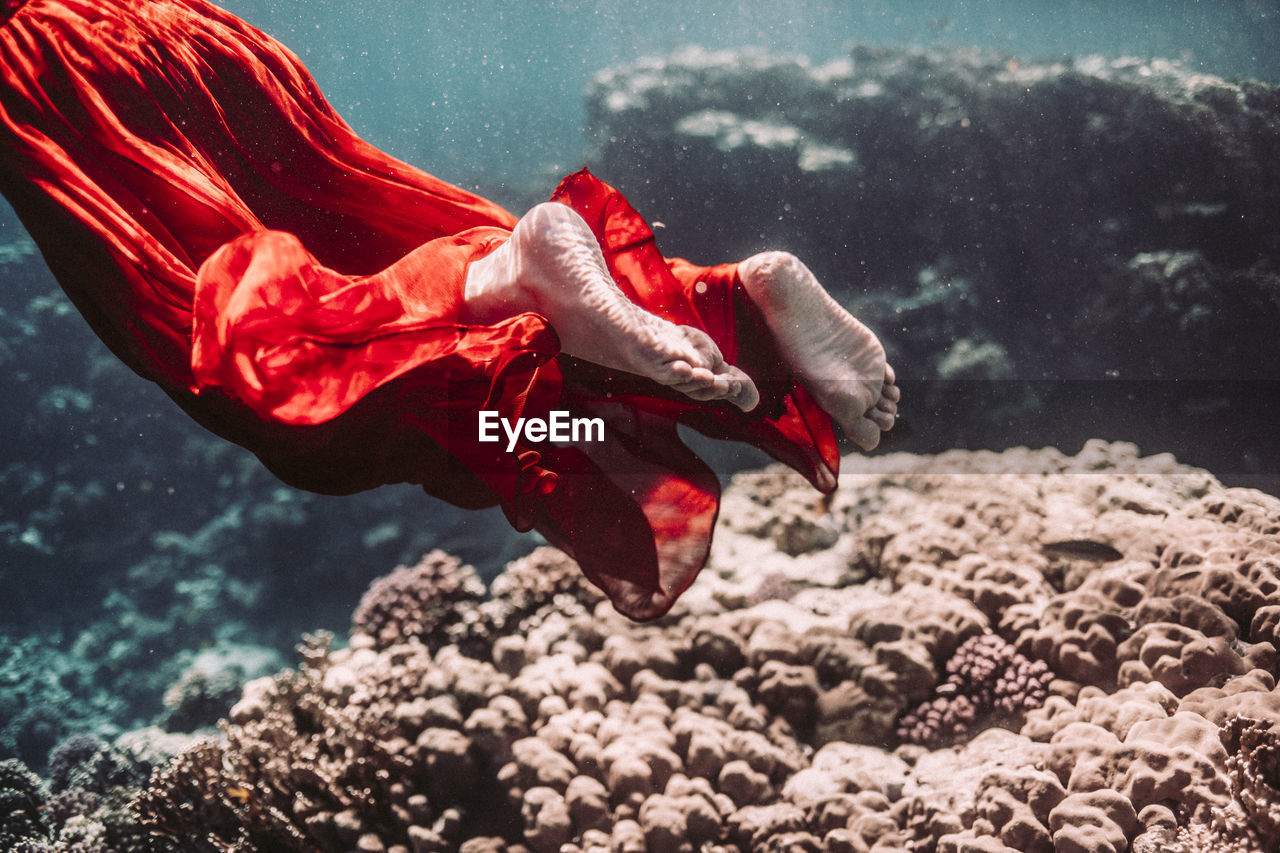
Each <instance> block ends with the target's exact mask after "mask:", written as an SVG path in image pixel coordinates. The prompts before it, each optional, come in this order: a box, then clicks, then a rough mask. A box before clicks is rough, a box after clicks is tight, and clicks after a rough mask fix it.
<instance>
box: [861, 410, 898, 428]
mask: <svg viewBox="0 0 1280 853" xmlns="http://www.w3.org/2000/svg"><path fill="white" fill-rule="evenodd" d="M867 417H868V418H870V419H871V422H872V423H874V424H875V425H876V426H878V427H879V428H880V429H881V431H887V430H891V429H893V422H894V421H895V420H897V419H896V418H895V417H894V416H893V415H891V414H889V413H888V412H885V411H882V410H881V409H880V408H879V407H877V408H874V409H872V410H871V411H869V412H867Z"/></svg>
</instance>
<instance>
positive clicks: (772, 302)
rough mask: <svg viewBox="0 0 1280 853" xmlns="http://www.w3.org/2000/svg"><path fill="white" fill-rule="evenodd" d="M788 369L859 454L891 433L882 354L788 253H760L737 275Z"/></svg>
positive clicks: (888, 379) (888, 380) (892, 397)
mask: <svg viewBox="0 0 1280 853" xmlns="http://www.w3.org/2000/svg"><path fill="white" fill-rule="evenodd" d="M738 270H739V275H740V276H741V278H742V283H743V285H744V286H745V287H746V289H747V294H748V295H749V296H750V297H751V299H752V301H753V302H755V303H756V305H757V306H759V308H760V311H761V313H763V314H764V317H765V322H766V323H767V324H768V325H769V330H770V331H771V332H772V333H773V336H774V338H775V339H776V340H777V343H778V348H779V350H780V351H781V352H782V355H783V358H785V359H786V360H787V362H788V364H789V365H790V366H791V369H793V370H795V371H796V372H797V373H798V374H799V376H800V378H801V381H803V382H804V385H805V387H806V388H808V389H809V392H810V393H811V394H813V396H814V399H816V400H817V401H818V404H819V405H820V406H822V408H823V409H825V410H826V411H827V412H828V414H830V415H831V416H832V417H834V418H835V419H836V421H837V422H839V424H840V426H841V427H842V428H843V429H844V431H845V433H846V434H847V435H848V436H849V438H851V439H853V441H854V443H855V444H857V445H858V446H859V447H861V448H863V449H864V450H871V449H873V448H875V446H876V445H877V444H879V443H880V433H881V432H882V431H884V430H888V429H889V428H890V427H892V426H893V422H894V419H895V417H896V416H897V412H898V405H897V401H898V398H899V396H900V394H899V391H898V387H897V386H896V385H895V384H894V375H893V368H891V367H890V366H889V365H888V364H887V363H886V362H885V358H884V347H883V346H881V344H880V341H879V340H878V339H877V338H876V336H875V335H874V334H872V333H871V330H870V329H868V328H867V327H866V326H864V325H862V324H861V323H859V322H858V321H857V319H855V318H854V317H853V316H852V315H850V314H849V312H847V311H845V310H844V309H843V308H842V307H840V305H839V303H837V302H836V301H835V300H834V299H832V298H831V296H830V294H828V293H827V292H826V290H824V289H823V287H822V285H821V284H819V283H818V280H817V279H816V278H814V275H813V273H812V272H810V271H809V268H808V267H806V266H805V265H804V264H803V263H801V262H800V260H799V259H797V258H796V257H795V256H794V255H791V254H789V253H787V252H764V253H762V254H759V255H754V256H752V257H750V258H748V259H747V260H745V261H743V262H742V264H741V265H740V266H739V268H738Z"/></svg>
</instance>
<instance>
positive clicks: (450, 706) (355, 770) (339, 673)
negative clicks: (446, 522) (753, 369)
mask: <svg viewBox="0 0 1280 853" xmlns="http://www.w3.org/2000/svg"><path fill="white" fill-rule="evenodd" d="M846 462H847V463H849V464H851V465H852V467H853V468H854V471H853V472H852V473H850V474H847V475H846V478H845V479H844V480H843V481H842V484H841V487H840V489H839V491H838V492H837V493H836V495H834V496H833V497H832V499H831V500H830V501H828V502H824V503H821V504H818V505H815V504H814V503H813V502H812V500H811V498H810V496H809V492H808V490H807V488H806V486H805V485H804V483H803V481H802V480H800V478H798V477H797V476H795V475H794V474H791V473H789V472H786V471H783V470H780V469H776V468H771V469H766V470H764V471H760V472H751V473H748V474H743V475H740V476H739V477H737V478H735V482H734V483H733V484H732V485H731V486H730V488H729V489H728V490H727V491H726V494H725V505H726V510H727V511H726V512H725V514H724V515H723V516H722V519H721V522H720V525H721V526H720V530H719V531H718V538H717V545H716V548H715V550H714V552H713V555H712V560H711V564H710V566H709V568H708V570H707V572H706V573H705V575H704V577H702V578H700V579H699V582H698V583H697V584H695V586H694V587H693V588H692V589H691V590H690V591H689V593H688V595H687V596H686V597H685V598H684V599H682V601H681V602H680V604H679V606H678V607H677V608H676V609H675V610H674V611H673V612H672V613H671V614H670V615H669V616H667V617H665V618H664V619H663V620H661V621H659V622H658V623H653V624H645V625H637V624H633V623H630V622H627V621H626V620H624V619H622V618H621V617H619V616H617V615H616V614H615V613H613V612H612V610H611V609H610V608H609V607H608V605H607V603H601V602H600V601H599V600H598V599H597V603H595V604H594V605H592V604H590V602H585V603H584V602H583V601H581V600H579V601H576V602H568V601H567V599H566V594H567V592H568V590H567V589H566V587H565V586H564V585H565V584H569V583H570V579H571V578H574V577H576V575H574V574H573V573H572V572H571V571H570V570H569V569H570V567H571V563H568V562H567V558H564V557H563V556H556V555H555V553H554V552H550V551H545V552H539V553H536V554H535V555H532V556H531V557H530V558H527V559H525V560H523V561H518V562H517V563H515V564H513V565H512V567H511V569H510V574H509V575H508V576H502V577H500V578H499V579H497V580H496V581H495V583H494V587H495V589H496V590H498V591H501V596H500V597H497V596H495V598H494V599H492V600H489V601H485V602H480V603H475V604H471V605H457V607H458V609H459V610H467V611H468V612H471V613H473V616H472V617H470V619H471V621H473V622H474V623H476V624H481V623H483V624H485V625H486V626H487V627H486V629H485V631H484V632H481V633H479V634H469V635H468V642H467V643H464V644H463V645H461V646H460V645H452V644H449V643H448V642H446V640H447V639H448V638H449V637H450V636H453V637H456V636H457V634H456V633H454V634H450V628H449V627H448V626H449V625H451V624H454V623H453V622H451V621H449V620H446V621H443V622H440V623H438V624H439V625H440V626H441V627H440V631H439V632H438V633H435V634H428V635H426V636H423V635H421V634H415V635H413V636H407V637H403V638H401V639H399V640H394V641H392V638H391V637H390V635H388V634H384V635H383V636H382V637H380V638H379V639H376V640H375V639H374V638H373V637H372V636H370V635H368V634H359V633H357V634H355V635H353V637H352V639H351V643H350V645H349V646H348V647H346V648H342V649H337V650H334V649H332V648H330V647H329V645H328V644H327V642H325V641H323V640H316V641H313V642H312V643H311V644H310V645H308V646H306V647H305V648H304V650H303V659H302V664H301V666H300V668H299V669H298V670H297V671H295V672H289V673H285V674H282V675H280V676H277V677H275V678H266V679H258V680H256V681H253V682H250V684H249V685H248V686H247V687H246V689H245V691H244V694H243V696H242V698H241V700H240V701H239V702H238V703H237V704H236V706H235V708H234V709H233V710H232V713H231V717H230V720H229V722H228V723H227V724H226V725H225V727H224V732H223V736H222V737H221V738H220V739H217V740H208V741H205V742H203V743H202V744H200V745H198V746H194V747H192V748H189V749H187V750H186V751H184V752H182V753H180V754H179V755H178V756H177V757H176V758H175V759H174V760H173V761H172V762H170V763H169V764H168V765H167V766H165V767H164V768H163V769H162V770H161V771H160V772H158V773H157V774H155V775H154V776H153V777H152V780H151V782H150V784H149V786H148V789H147V790H146V791H145V792H144V793H143V794H141V796H140V797H139V800H138V802H139V806H140V808H141V810H142V813H143V814H144V815H145V818H146V821H147V823H148V825H150V826H152V827H153V828H155V829H156V830H158V831H160V832H161V833H163V834H164V835H165V837H170V838H181V839H182V843H183V844H184V845H185V846H184V847H183V849H185V850H209V851H227V850H255V849H259V850H260V849H269V850H299V851H301V850H334V851H347V850H353V849H354V850H362V851H387V853H423V851H449V850H458V851H466V853H476V851H504V850H505V851H533V853H538V851H561V853H575V851H576V853H587V852H588V851H591V853H605V851H614V850H634V851H693V850H701V851H721V853H727V851H747V850H753V851H754V850H815V851H816V850H847V851H872V850H874V851H879V853H887V851H906V850H926V851H973V850H991V851H1008V850H1013V851H1021V852H1022V853H1030V851H1053V850H1081V851H1084V850H1088V851H1105V850H1112V851H1126V850H1130V849H1132V850H1134V851H1144V850H1156V849H1168V850H1187V851H1190V850H1194V849H1204V850H1214V851H1226V850H1232V849H1265V848H1264V845H1265V844H1270V843H1273V842H1272V841H1271V840H1269V836H1268V835H1267V833H1269V832H1272V831H1273V830H1274V824H1273V823H1272V821H1274V816H1275V802H1276V799H1275V782H1276V778H1275V764H1276V759H1275V755H1276V754H1277V751H1276V746H1275V744H1276V740H1275V736H1274V731H1275V730H1276V729H1275V728H1274V727H1275V726H1278V725H1280V694H1278V693H1277V692H1276V690H1275V677H1276V654H1275V649H1274V646H1273V645H1272V643H1271V639H1270V638H1271V637H1273V631H1274V628H1273V627H1272V625H1271V622H1270V621H1268V617H1267V616H1266V614H1265V612H1264V611H1265V610H1266V607H1268V606H1269V605H1268V604H1265V603H1263V602H1267V601H1269V600H1272V598H1273V597H1274V588H1273V587H1272V586H1270V584H1271V583H1273V580H1272V579H1271V578H1272V575H1271V574H1270V572H1271V570H1272V567H1273V565H1274V563H1273V562H1272V560H1273V557H1272V553H1271V547H1272V546H1271V543H1272V542H1274V536H1275V531H1276V530H1277V529H1280V528H1278V527H1277V525H1280V500H1276V499H1274V498H1270V497H1267V496H1265V495H1263V494H1261V493H1258V492H1252V491H1248V490H1242V489H1226V488H1223V487H1222V486H1220V485H1219V484H1218V483H1217V482H1216V481H1215V480H1214V479H1213V478H1212V477H1211V476H1210V475H1208V474H1207V473H1205V472H1204V471H1200V470H1197V469H1193V468H1189V467H1186V466H1183V465H1180V464H1178V463H1177V462H1176V461H1174V460H1173V459H1171V458H1169V457H1167V456H1156V457H1147V458H1143V457H1140V456H1139V455H1138V454H1137V452H1136V449H1135V448H1133V447H1132V446H1131V445H1123V444H1105V443H1102V442H1092V443H1090V444H1089V445H1087V446H1086V447H1085V448H1084V449H1083V450H1082V451H1081V453H1080V454H1078V455H1077V456H1074V457H1069V456H1065V455H1063V454H1061V453H1060V452H1058V451H1055V450H1043V451H1028V450H1024V449H1017V450H1012V451H1008V452H1006V453H1004V454H993V453H966V452H959V451H954V452H950V453H947V454H943V455H941V456H937V457H917V456H907V455H889V456H885V457H880V458H878V459H864V460H861V461H856V460H853V459H850V460H846ZM796 519H805V520H807V523H810V524H813V525H815V526H817V527H821V528H822V529H826V530H830V531H833V532H834V534H835V535H834V537H833V539H832V541H831V542H830V544H829V545H828V546H826V547H823V548H803V549H795V548H790V547H788V544H789V543H790V542H792V541H793V540H792V539H790V538H789V537H785V536H783V537H777V536H775V535H774V532H775V531H776V530H778V529H779V527H780V526H785V527H789V528H791V529H795V527H796ZM1068 543H1073V544H1068ZM1081 543H1095V544H1093V545H1087V544H1081ZM1047 544H1048V545H1052V546H1053V547H1050V548H1046V547H1045V546H1046V545H1047ZM1113 552H1115V553H1118V554H1119V555H1120V558H1119V559H1112V557H1113V556H1114V554H1113ZM436 559H439V557H438V555H437V557H436ZM539 567H542V568H544V569H546V574H544V573H543V571H541V570H538V571H534V569H536V568H539ZM455 569H456V567H455ZM401 577H404V575H401ZM432 577H445V578H446V580H447V581H448V582H450V583H452V582H453V580H456V577H454V575H452V574H450V573H445V574H443V575H440V574H435V575H432ZM762 577H768V578H770V580H769V584H770V588H774V589H780V590H784V591H785V593H786V595H785V596H784V598H780V599H769V600H759V598H758V597H757V596H755V592H756V591H757V590H758V586H759V580H760V578H762ZM556 578H560V579H561V580H557V579H556ZM450 579H451V580H450ZM1227 580H1230V581H1231V582H1230V583H1227V582H1226V581H1227ZM412 586H413V585H412V584H411V585H409V587H412ZM428 586H429V584H428ZM407 588H408V587H407ZM407 588H406V589H407ZM401 594H404V589H402V590H401ZM413 595H416V596H417V597H418V600H426V599H428V598H429V594H428V593H427V592H426V591H424V590H422V589H417V590H415V591H414V592H413ZM753 598H754V599H755V600H753ZM450 606H453V605H450ZM487 611H488V612H487ZM486 612H487V615H486ZM1067 612H1072V613H1075V612H1079V613H1088V614H1091V616H1090V617H1089V619H1087V620H1075V621H1069V620H1067V619H1066V618H1065V617H1063V616H1062V614H1065V613H1067ZM1259 612H1264V616H1263V618H1261V619H1259V617H1258V614H1259ZM495 613H505V614H507V617H506V618H500V617H499V616H497V615H495ZM512 614H520V615H519V616H518V618H517V617H516V616H513V615H512ZM1041 616H1047V617H1048V618H1050V621H1049V622H1047V623H1046V624H1049V625H1052V626H1054V627H1055V629H1056V633H1054V632H1049V631H1042V630H1041V629H1040V628H1039V627H1038V623H1037V620H1038V619H1039V618H1040V617H1041ZM466 620H467V617H465V616H464V617H463V621H466ZM1053 620H1057V621H1053ZM404 624H410V623H409V622H406V623H404ZM413 624H418V623H413ZM1092 626H1103V627H1092ZM1154 626H1163V627H1161V628H1160V630H1158V631H1156V630H1148V631H1147V632H1146V633H1145V634H1144V633H1142V629H1143V628H1152V627H1154ZM1104 628H1110V629H1111V633H1107V632H1106V631H1104ZM1193 631H1194V632H1196V633H1195V634H1191V633H1188V632H1193ZM1091 632H1092V633H1091ZM476 636H486V637H489V638H490V639H489V640H488V641H486V642H474V641H471V640H473V639H474V637H476ZM1055 637H1056V639H1055ZM1135 637H1139V638H1141V639H1139V640H1134V638H1135ZM1188 637H1190V638H1191V639H1192V641H1191V642H1189V643H1187V642H1185V641H1186V640H1187V638H1188ZM1198 637H1203V638H1204V639H1203V640H1199V639H1196V638H1198ZM1104 638H1110V642H1106V641H1105V639H1104ZM1215 640H1216V641H1218V642H1215ZM1178 643H1182V644H1183V645H1181V646H1180V645H1178ZM1188 646H1191V647H1194V648H1195V650H1194V651H1193V652H1188V653H1187V654H1185V655H1181V653H1180V655H1181V656H1180V657H1179V658H1178V660H1179V661H1182V662H1184V663H1185V667H1184V668H1180V669H1177V671H1176V672H1175V671H1174V669H1175V668H1174V667H1173V664H1172V663H1165V662H1164V658H1165V657H1168V656H1169V654H1171V650H1172V649H1174V648H1186V647H1188ZM1067 649H1074V650H1075V651H1072V652H1070V653H1068V651H1066V650H1067ZM1222 649H1225V650H1226V652H1229V655H1228V654H1226V653H1223V652H1221V650H1222ZM1144 650H1145V651H1144ZM1085 652H1088V654H1089V655H1091V659H1090V663H1089V664H1088V665H1089V666H1090V667H1093V669H1092V670H1090V671H1093V672H1098V673H1101V674H1102V676H1103V677H1102V678H1101V680H1100V681H1099V682H1098V683H1090V682H1087V681H1085V680H1084V679H1082V678H1081V675H1082V672H1081V670H1080V667H1082V666H1084V664H1082V663H1081V662H1080V661H1081V659H1082V655H1083V654H1084V653H1085ZM1157 652H1160V653H1159V654H1157ZM1202 654H1203V655H1208V656H1209V658H1210V659H1212V660H1213V661H1216V662H1217V664H1216V667H1217V668H1214V667H1209V666H1207V665H1203V664H1201V663H1200V657H1199V655H1202ZM1053 662H1062V663H1065V664H1066V666H1067V668H1068V669H1069V670H1070V671H1069V672H1062V673H1057V674H1056V676H1055V675H1054V674H1052V673H1051V672H1050V670H1049V669H1048V667H1047V666H1046V664H1051V663H1053ZM1228 664H1229V665H1228ZM1224 665H1225V666H1227V668H1225V669H1223V668H1222V666H1224ZM949 692H953V693H954V695H956V696H965V697H967V698H968V700H969V701H970V703H971V705H972V709H973V714H972V720H969V719H968V716H967V715H966V714H965V713H962V712H960V711H954V712H953V716H954V717H956V718H957V719H960V718H965V722H966V724H967V725H969V726H971V727H970V728H967V729H966V730H965V732H963V733H955V734H956V737H955V742H954V743H953V744H949V745H937V744H932V745H920V744H917V743H913V742H911V738H909V737H908V738H899V737H898V733H899V732H900V731H901V732H902V733H903V734H904V735H909V734H910V733H911V732H912V731H914V730H915V727H913V726H910V725H907V722H908V721H909V720H910V719H911V717H912V714H913V713H917V715H918V712H914V711H913V709H916V708H919V707H920V706H921V703H924V702H926V700H930V698H931V697H937V696H939V695H943V696H945V695H949ZM1041 703H1043V704H1041ZM1036 706H1039V707H1036ZM1246 720H1247V721H1246ZM920 739H921V740H923V738H920ZM1197 844H1200V845H1201V846H1199V847H1197V846H1196V845H1197ZM1179 845H1181V846H1179ZM1232 845H1235V846H1234V847H1233V846H1232ZM1241 845H1244V846H1241ZM1250 845H1252V846H1250Z"/></svg>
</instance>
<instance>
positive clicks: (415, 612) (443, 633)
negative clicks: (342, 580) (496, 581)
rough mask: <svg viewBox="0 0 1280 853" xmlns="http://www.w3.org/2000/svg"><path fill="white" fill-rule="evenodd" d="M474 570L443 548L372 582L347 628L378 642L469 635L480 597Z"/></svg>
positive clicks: (456, 640) (433, 641) (454, 639)
mask: <svg viewBox="0 0 1280 853" xmlns="http://www.w3.org/2000/svg"><path fill="white" fill-rule="evenodd" d="M484 596H485V589H484V584H483V583H482V582H481V581H480V578H479V576H478V575H477V574H476V570H475V569H473V568H472V567H471V566H468V565H464V564H463V563H462V561H461V560H459V559H457V558H456V557H451V556H449V555H448V554H446V553H444V552H443V551H432V552H431V553H430V554H427V555H426V556H425V557H423V558H422V560H421V561H420V562H419V563H418V564H417V565H416V566H413V567H407V566H401V567H399V568H397V569H396V570H395V571H393V572H392V573H391V574H389V575H387V576H385V577H382V578H379V579H378V580H376V581H374V582H373V583H372V584H371V585H370V586H369V589H368V590H367V591H366V592H365V594H364V596H363V597H362V598H361V599H360V605H359V606H358V607H357V608H356V612H355V614H354V615H353V616H352V619H351V629H352V632H353V633H359V634H367V635H368V636H370V637H372V638H373V639H374V640H375V641H376V642H377V643H378V645H379V646H381V647H384V648H385V647H386V646H390V645H392V644H394V643H398V642H401V641H403V640H408V639H410V638H414V637H416V638H417V639H419V640H421V641H422V642H423V643H426V644H427V645H428V646H430V647H431V648H439V647H440V646H443V645H449V644H466V643H468V642H469V641H473V640H474V639H475V633H476V632H475V629H474V626H475V618H474V617H475V605H477V604H479V603H480V602H481V601H482V600H484Z"/></svg>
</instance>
